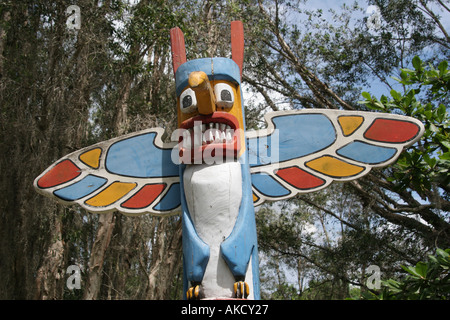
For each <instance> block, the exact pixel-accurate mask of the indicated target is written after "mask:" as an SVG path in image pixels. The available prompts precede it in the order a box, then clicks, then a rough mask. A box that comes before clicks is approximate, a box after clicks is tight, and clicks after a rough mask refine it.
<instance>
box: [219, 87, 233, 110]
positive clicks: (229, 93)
mask: <svg viewBox="0 0 450 320" xmlns="http://www.w3.org/2000/svg"><path fill="white" fill-rule="evenodd" d="M214 93H215V95H216V104H217V106H218V107H222V108H231V107H232V106H233V104H234V93H233V89H232V88H231V86H229V85H228V84H226V83H218V84H216V85H215V86H214Z"/></svg>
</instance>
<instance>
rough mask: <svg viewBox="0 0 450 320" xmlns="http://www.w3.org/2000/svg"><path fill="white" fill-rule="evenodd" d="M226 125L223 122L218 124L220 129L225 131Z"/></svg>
mask: <svg viewBox="0 0 450 320" xmlns="http://www.w3.org/2000/svg"><path fill="white" fill-rule="evenodd" d="M226 126H227V125H226V124H225V123H221V124H220V126H219V128H220V131H222V132H223V131H225V127H226Z"/></svg>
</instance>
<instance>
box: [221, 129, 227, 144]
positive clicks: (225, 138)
mask: <svg viewBox="0 0 450 320" xmlns="http://www.w3.org/2000/svg"><path fill="white" fill-rule="evenodd" d="M221 136H222V138H221V139H222V141H223V142H225V141H226V140H227V135H226V134H225V132H224V131H222V134H221Z"/></svg>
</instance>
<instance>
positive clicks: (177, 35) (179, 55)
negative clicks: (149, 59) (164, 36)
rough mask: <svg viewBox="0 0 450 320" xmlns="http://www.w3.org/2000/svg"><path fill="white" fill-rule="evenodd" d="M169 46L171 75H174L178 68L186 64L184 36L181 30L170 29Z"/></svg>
mask: <svg viewBox="0 0 450 320" xmlns="http://www.w3.org/2000/svg"><path fill="white" fill-rule="evenodd" d="M170 46H171V48H172V66H173V74H174V75H175V73H176V72H177V69H178V67H179V66H181V65H182V64H183V63H185V62H186V47H185V44H184V36H183V32H182V31H181V29H180V28H178V27H176V28H172V29H170Z"/></svg>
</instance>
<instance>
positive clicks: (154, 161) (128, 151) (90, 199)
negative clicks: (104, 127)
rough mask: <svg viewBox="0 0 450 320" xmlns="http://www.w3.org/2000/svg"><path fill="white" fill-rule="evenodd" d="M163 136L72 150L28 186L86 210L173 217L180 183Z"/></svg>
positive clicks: (151, 132)
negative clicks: (168, 215) (171, 215)
mask: <svg viewBox="0 0 450 320" xmlns="http://www.w3.org/2000/svg"><path fill="white" fill-rule="evenodd" d="M163 132H164V130H163V129H161V128H155V129H148V130H143V131H140V132H136V133H132V134H129V135H125V136H121V137H119V138H115V139H111V140H108V141H105V142H101V143H98V144H95V145H92V146H90V147H87V148H84V149H81V150H79V151H76V152H73V153H71V154H69V155H67V156H65V157H63V158H61V159H60V160H58V161H57V162H55V163H54V164H53V165H52V166H50V167H49V168H48V169H47V170H45V171H44V172H43V173H42V174H41V175H40V176H39V177H37V178H36V179H35V181H34V187H35V188H36V190H37V191H38V192H40V193H42V194H44V195H46V196H50V197H52V198H56V199H57V200H59V201H60V202H62V203H64V204H74V203H76V204H79V205H80V206H81V207H83V208H84V209H86V210H88V211H90V212H96V213H105V212H111V211H114V210H118V211H120V212H122V213H123V214H127V215H140V214H144V213H151V214H156V215H166V214H173V213H176V211H177V209H178V208H179V206H180V179H179V170H178V165H177V164H175V163H173V162H172V160H171V152H172V148H173V147H174V145H175V144H174V143H163V142H162V140H161V137H162V134H163Z"/></svg>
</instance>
